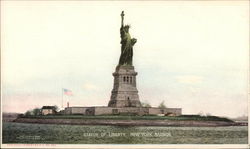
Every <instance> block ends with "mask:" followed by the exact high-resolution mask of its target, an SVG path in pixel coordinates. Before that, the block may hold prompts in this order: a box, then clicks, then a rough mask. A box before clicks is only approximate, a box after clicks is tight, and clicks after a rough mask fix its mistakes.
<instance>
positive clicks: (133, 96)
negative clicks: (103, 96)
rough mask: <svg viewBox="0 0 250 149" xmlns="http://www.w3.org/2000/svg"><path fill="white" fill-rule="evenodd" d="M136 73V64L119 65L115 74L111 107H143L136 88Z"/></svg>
mask: <svg viewBox="0 0 250 149" xmlns="http://www.w3.org/2000/svg"><path fill="white" fill-rule="evenodd" d="M136 75H137V72H135V70H134V66H123V65H121V66H120V65H118V66H117V67H116V71H115V72H114V73H113V76H114V87H113V90H112V94H111V98H110V101H109V104H108V106H109V107H141V103H140V100H139V96H138V90H137V88H136Z"/></svg>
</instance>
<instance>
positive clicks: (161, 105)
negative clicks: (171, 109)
mask: <svg viewBox="0 0 250 149" xmlns="http://www.w3.org/2000/svg"><path fill="white" fill-rule="evenodd" d="M158 108H167V106H166V105H165V101H162V102H161V103H160V104H159V106H158Z"/></svg>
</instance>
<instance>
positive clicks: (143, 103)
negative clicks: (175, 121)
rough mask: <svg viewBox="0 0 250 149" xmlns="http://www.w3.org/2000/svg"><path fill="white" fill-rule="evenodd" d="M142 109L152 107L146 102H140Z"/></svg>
mask: <svg viewBox="0 0 250 149" xmlns="http://www.w3.org/2000/svg"><path fill="white" fill-rule="evenodd" d="M141 106H142V107H146V108H151V107H152V106H151V105H150V104H149V103H148V102H141Z"/></svg>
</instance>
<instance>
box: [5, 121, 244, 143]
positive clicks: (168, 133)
mask: <svg viewBox="0 0 250 149" xmlns="http://www.w3.org/2000/svg"><path fill="white" fill-rule="evenodd" d="M247 129H248V128H247V126H230V127H155V126H152V127H143V126H140V127H138V126H126V127H125V126H97V125H96V126H87V125H56V124H28V123H11V122H4V123H3V143H49V144H247V140H248V139H247V136H248V130H247Z"/></svg>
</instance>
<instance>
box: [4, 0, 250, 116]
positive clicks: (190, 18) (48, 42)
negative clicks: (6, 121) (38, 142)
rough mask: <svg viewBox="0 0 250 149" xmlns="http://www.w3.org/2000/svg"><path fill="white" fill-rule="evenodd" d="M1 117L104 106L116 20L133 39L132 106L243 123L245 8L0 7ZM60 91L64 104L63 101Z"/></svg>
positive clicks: (241, 4) (240, 4)
mask: <svg viewBox="0 0 250 149" xmlns="http://www.w3.org/2000/svg"><path fill="white" fill-rule="evenodd" d="M1 3H2V6H1V7H2V9H1V27H2V31H1V43H2V45H1V49H2V50H1V68H2V71H1V75H2V78H1V79H2V103H3V104H2V110H3V112H25V111H27V110H30V109H33V108H35V107H42V106H43V105H57V106H58V107H61V106H62V99H63V106H66V102H67V101H68V102H69V104H70V106H107V104H108V102H109V100H110V96H111V90H112V88H113V76H112V73H113V72H114V71H115V67H116V66H117V64H118V60H119V56H120V46H121V45H120V34H119V28H120V25H121V24H120V23H121V18H120V13H121V11H122V10H124V12H125V20H124V22H125V24H129V25H131V29H130V35H131V36H132V37H133V38H136V39H137V43H136V44H135V46H134V57H133V64H134V66H135V70H136V71H137V72H138V75H137V89H138V91H139V97H140V100H141V102H147V103H150V104H151V105H152V106H158V105H159V104H160V103H161V102H162V101H164V102H165V104H166V106H167V107H169V108H182V112H183V114H212V115H217V116H227V117H238V116H242V115H247V114H248V83H247V82H248V60H249V57H248V56H249V53H248V52H249V14H248V12H249V4H248V3H249V2H248V1H186V2H184V1H156V2H152V1H135V2H132V1H120V2H118V1H104V2H101V1H93V2H91V1H73V2H70V1H20V2H18V1H2V2H1ZM62 88H66V89H70V90H71V91H72V92H73V96H65V95H64V96H63V94H62V93H63V92H62Z"/></svg>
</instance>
